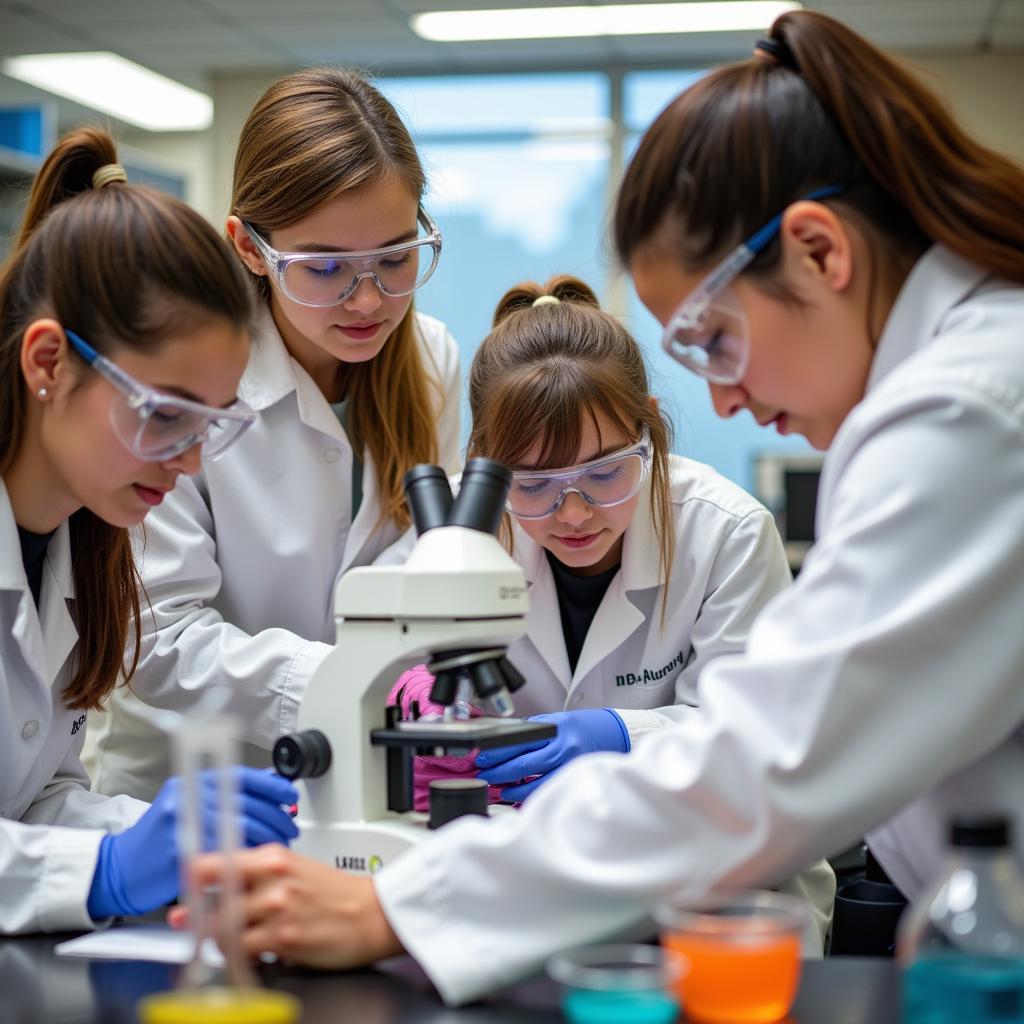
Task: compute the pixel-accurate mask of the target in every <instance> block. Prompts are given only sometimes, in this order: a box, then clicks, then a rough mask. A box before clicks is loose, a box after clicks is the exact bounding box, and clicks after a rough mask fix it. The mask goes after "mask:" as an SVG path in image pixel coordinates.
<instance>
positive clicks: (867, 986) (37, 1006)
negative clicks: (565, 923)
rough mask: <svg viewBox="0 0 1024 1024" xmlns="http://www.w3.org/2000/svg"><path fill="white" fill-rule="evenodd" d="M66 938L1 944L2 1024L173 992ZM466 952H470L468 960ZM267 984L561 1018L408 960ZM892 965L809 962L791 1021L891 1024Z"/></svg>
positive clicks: (333, 995) (543, 988) (167, 975)
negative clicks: (457, 1002) (80, 953)
mask: <svg viewBox="0 0 1024 1024" xmlns="http://www.w3.org/2000/svg"><path fill="white" fill-rule="evenodd" d="M70 937H71V936H69V935H33V936H25V937H19V938H0V1024H15V1022H17V1024H58V1022H59V1024H135V1021H136V1019H137V1018H136V1015H135V1004H136V1003H137V1001H138V1000H139V998H141V997H142V996H144V995H148V994H149V993H151V992H157V991H160V990H163V989H167V988H170V987H172V986H173V984H174V980H175V978H176V977H177V975H178V973H179V972H180V970H181V968H179V967H174V966H170V965H167V964H153V963H143V962H140V961H115V960H81V959H77V958H71V957H57V956H55V955H54V953H53V947H54V945H55V944H56V943H57V942H61V941H63V940H64V939H67V938H70ZM471 955H472V953H471V951H467V956H471ZM262 977H263V981H264V983H265V984H266V985H267V986H268V987H271V988H279V989H283V990H286V991H288V992H291V993H293V994H294V995H296V996H298V997H299V998H300V999H301V1000H302V1004H303V1008H304V1010H303V1016H302V1021H303V1024H328V1022H330V1024H337V1022H339V1021H352V1022H356V1024H526V1022H531V1024H546V1022H554V1021H561V1020H562V1019H563V1018H562V1015H561V1013H560V1012H559V1010H558V992H557V989H556V987H555V985H554V984H553V983H552V982H549V981H548V980H547V979H543V978H540V979H535V980H533V981H530V982H525V983H523V984H521V985H517V986H514V987H513V988H510V989H507V990H505V991H503V992H501V993H498V994H496V995H494V996H491V997H490V998H488V999H486V1000H485V1001H483V1002H480V1003H475V1004H473V1005H472V1006H467V1007H463V1008H462V1009H459V1010H451V1009H448V1008H446V1007H445V1006H444V1005H443V1004H442V1003H441V1001H440V999H439V998H438V996H437V994H436V993H435V992H434V990H433V988H432V986H431V985H430V983H429V982H428V981H427V979H426V977H425V976H424V975H423V973H422V971H420V969H419V968H418V967H417V966H416V965H415V964H414V963H413V962H412V961H411V960H409V959H408V958H399V959H396V960H392V961H389V962H388V963H386V964H384V965H382V966H381V967H379V968H377V969H375V970H362V971H350V972H345V973H330V974H326V973H320V972H312V971H304V970H298V969H294V968H285V967H280V966H276V967H272V968H264V969H263V970H262ZM897 986H898V982H897V976H896V971H895V968H894V967H893V965H892V962H891V961H888V960H873V959H866V958H859V957H837V958H835V959H831V960H825V961H822V962H815V963H809V964H806V965H805V970H804V974H803V978H802V982H801V987H800V995H799V997H798V998H797V1002H796V1006H795V1007H794V1009H793V1012H792V1013H791V1014H790V1016H789V1018H788V1020H787V1024H897V1022H898V1021H899V1006H898V987H897Z"/></svg>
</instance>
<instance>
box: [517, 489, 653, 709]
mask: <svg viewBox="0 0 1024 1024" xmlns="http://www.w3.org/2000/svg"><path fill="white" fill-rule="evenodd" d="M666 528H667V529H671V524H666ZM513 536H514V544H515V549H514V550H515V554H516V557H517V558H518V560H519V564H520V565H521V566H522V568H523V574H524V575H525V576H526V581H527V584H528V585H529V587H530V612H529V615H528V618H527V632H528V634H529V636H530V639H531V640H532V641H533V644H534V646H535V647H536V648H537V651H538V653H539V654H540V655H541V657H542V658H543V659H544V660H545V661H546V662H547V664H548V666H549V667H550V668H551V671H552V672H553V673H554V675H555V676H556V677H557V678H558V679H560V680H562V681H563V683H564V684H565V685H566V689H567V691H568V693H572V691H573V689H574V688H575V687H576V686H578V685H579V684H580V682H581V681H582V680H583V679H585V678H586V676H587V674H588V673H589V672H591V671H592V670H593V669H594V668H596V667H597V666H598V665H599V664H600V663H601V662H602V661H604V659H605V658H607V657H608V655H609V654H611V653H612V651H614V650H616V649H617V648H618V647H620V646H621V645H622V644H623V643H624V642H625V641H626V640H627V639H628V638H629V636H630V635H631V634H632V633H633V632H635V631H636V630H637V629H638V628H639V627H640V625H641V624H642V623H643V621H644V615H643V613H642V612H641V611H640V610H639V609H638V608H637V607H636V605H634V604H633V602H632V601H631V600H629V592H630V591H637V590H647V589H649V588H650V587H654V586H658V585H659V584H660V564H659V563H660V557H659V555H660V548H659V546H658V542H657V538H656V536H655V534H654V529H653V526H652V525H651V485H650V481H648V483H647V485H646V486H645V487H644V489H643V491H641V494H640V500H639V501H638V502H637V506H636V511H635V513H634V515H633V521H632V522H631V523H630V525H629V528H628V529H627V530H626V533H625V536H624V538H623V544H622V570H621V572H619V573H618V574H617V575H616V576H615V578H614V579H613V580H612V582H611V584H610V585H609V587H608V593H607V594H605V598H604V600H603V601H602V602H601V605H600V607H599V608H598V610H597V614H596V615H595V616H594V620H593V622H592V623H591V624H590V629H589V630H588V631H587V638H586V640H585V641H584V644H583V650H582V651H580V657H579V661H578V662H577V663H576V671H575V672H573V673H572V678H571V679H570V675H569V659H568V655H567V654H566V650H565V637H564V636H563V634H562V617H561V614H560V611H559V607H558V592H557V590H556V588H555V581H554V574H553V573H552V571H551V566H550V565H549V564H548V561H547V558H546V557H545V554H544V548H543V547H542V546H541V545H539V544H537V543H536V542H535V541H533V540H531V539H530V537H528V536H527V534H526V533H525V532H524V531H523V529H522V528H521V527H520V526H519V525H518V524H515V523H514V524H513Z"/></svg>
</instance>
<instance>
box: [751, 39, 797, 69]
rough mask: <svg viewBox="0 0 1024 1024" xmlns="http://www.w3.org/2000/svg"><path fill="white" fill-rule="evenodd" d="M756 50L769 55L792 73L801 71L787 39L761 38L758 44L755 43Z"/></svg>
mask: <svg viewBox="0 0 1024 1024" xmlns="http://www.w3.org/2000/svg"><path fill="white" fill-rule="evenodd" d="M754 49H755V50H760V51H761V52H762V53H766V54H768V56H769V57H771V58H772V60H774V61H775V63H776V64H781V65H782V66H783V67H784V68H789V70H790V71H796V72H799V71H800V68H799V67H798V66H797V63H796V58H795V57H794V56H793V51H792V50H791V49H790V48H789V45H788V44H787V43H786V40H785V39H774V38H772V37H771V36H759V37H758V39H757V42H756V43H754Z"/></svg>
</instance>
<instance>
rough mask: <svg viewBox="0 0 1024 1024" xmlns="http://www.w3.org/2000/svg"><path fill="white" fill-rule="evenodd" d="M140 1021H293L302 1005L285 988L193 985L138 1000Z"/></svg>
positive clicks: (257, 1023) (220, 1023) (255, 1023)
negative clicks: (195, 986) (198, 986)
mask: <svg viewBox="0 0 1024 1024" xmlns="http://www.w3.org/2000/svg"><path fill="white" fill-rule="evenodd" d="M138 1010H139V1020H140V1021H141V1022H142V1024H293V1022H294V1021H297V1020H298V1019H299V1015H300V1014H301V1012H302V1006H301V1004H300V1003H299V1000H298V999H296V998H295V996H292V995H289V994H288V993H287V992H274V991H270V990H268V989H259V988H196V989H181V990H174V991H171V992H157V993H156V994H155V995H151V996H146V998H145V999H140V1000H139V1006H138Z"/></svg>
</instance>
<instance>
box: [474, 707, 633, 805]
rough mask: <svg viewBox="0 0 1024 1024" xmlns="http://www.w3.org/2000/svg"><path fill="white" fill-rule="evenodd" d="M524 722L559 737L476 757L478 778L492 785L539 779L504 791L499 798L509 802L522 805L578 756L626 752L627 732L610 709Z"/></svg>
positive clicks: (558, 713) (557, 714)
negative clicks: (545, 725) (548, 727)
mask: <svg viewBox="0 0 1024 1024" xmlns="http://www.w3.org/2000/svg"><path fill="white" fill-rule="evenodd" d="M527 721H530V722H551V723H553V724H554V725H557V726H558V734H557V735H556V736H555V737H554V738H553V739H550V740H536V741H535V742H533V743H517V744H516V745H515V746H513V747H494V748H493V749H491V750H481V751H480V753H479V754H477V757H476V766H477V768H480V769H482V771H481V772H480V774H479V776H478V778H481V779H486V780H487V782H488V783H489V784H490V785H492V786H505V785H507V784H508V783H510V782H520V781H521V780H523V779H527V778H530V777H531V776H534V775H536V776H539V778H535V779H533V781H532V782H525V783H523V784H522V785H519V786H508V788H506V789H503V790H502V791H501V798H502V800H507V801H508V802H509V803H514V804H518V803H521V802H522V801H523V800H525V799H526V798H527V797H528V796H529V795H530V794H531V793H532V792H533V791H534V790H535V789H536V788H537V787H538V786H539V785H540V784H541V783H542V782H545V781H546V780H547V779H549V778H550V777H551V775H552V774H553V773H554V772H556V771H557V770H558V769H559V768H561V767H562V765H563V764H565V763H566V762H567V761H571V760H572V759H573V758H574V757H579V755H580V754H592V753H594V751H597V750H613V751H616V752H617V753H620V754H624V753H626V751H628V750H629V732H628V731H627V730H626V725H625V723H624V722H623V721H622V719H621V718H620V717H619V716H618V714H616V712H614V711H612V709H611V708H582V709H581V710H579V711H556V712H554V713H553V714H550V715H531V716H530V718H529V719H527Z"/></svg>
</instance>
